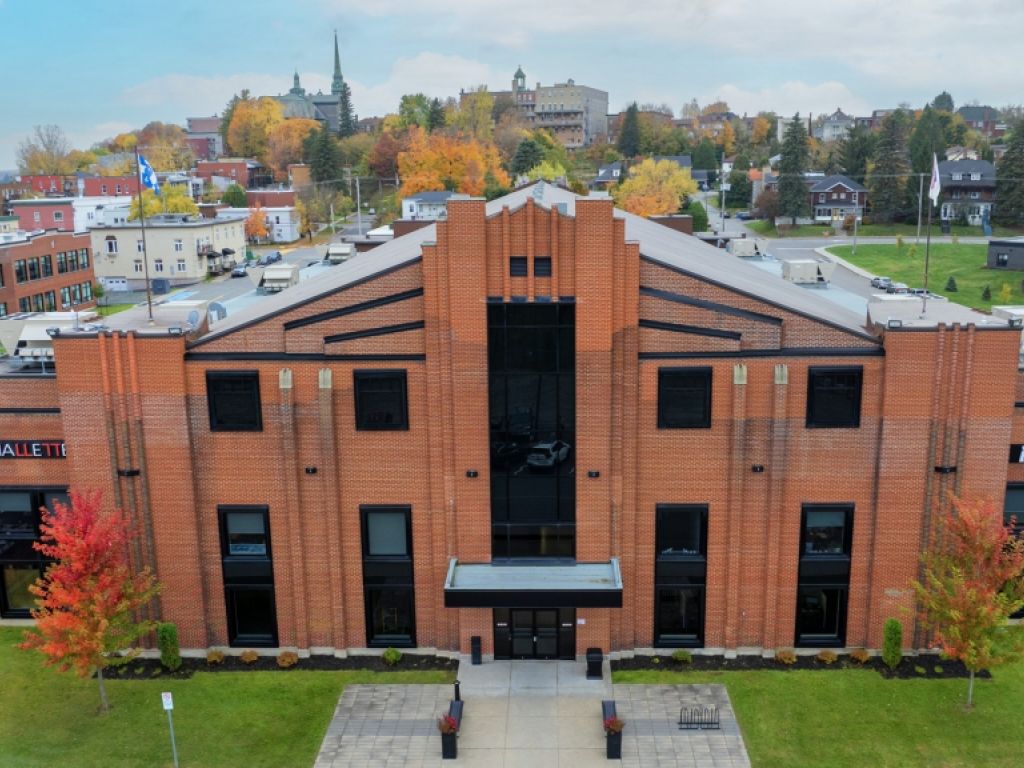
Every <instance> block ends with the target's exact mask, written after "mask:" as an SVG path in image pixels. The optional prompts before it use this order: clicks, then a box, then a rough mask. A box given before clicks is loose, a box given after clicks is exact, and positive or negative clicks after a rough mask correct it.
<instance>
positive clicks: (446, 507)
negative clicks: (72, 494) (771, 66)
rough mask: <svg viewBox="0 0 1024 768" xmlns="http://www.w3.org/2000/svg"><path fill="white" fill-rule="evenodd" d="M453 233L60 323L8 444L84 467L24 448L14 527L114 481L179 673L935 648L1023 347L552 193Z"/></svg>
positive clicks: (8, 513) (990, 489)
mask: <svg viewBox="0 0 1024 768" xmlns="http://www.w3.org/2000/svg"><path fill="white" fill-rule="evenodd" d="M447 213H448V215H447V218H446V219H444V220H440V221H438V222H437V223H436V224H432V225H430V226H427V227H424V228H422V229H418V230H415V231H413V232H411V233H409V234H407V235H405V236H403V237H400V238H396V239H395V240H393V241H391V242H389V243H386V244H383V245H381V246H379V247H378V248H376V249H375V250H374V251H372V252H370V253H366V254H362V255H360V256H357V257H356V258H353V259H351V260H349V261H348V262H346V263H345V264H342V265H340V266H337V267H332V268H331V269H330V270H327V273H326V275H325V276H324V277H323V278H322V279H320V280H318V281H316V282H313V281H308V282H305V283H301V284H299V285H298V286H295V287H293V288H290V289H289V290H287V291H284V292H282V293H280V294H278V295H276V296H272V297H269V298H267V299H266V300H265V301H264V302H262V303H259V304H255V305H252V306H250V307H248V308H246V309H244V310H241V311H240V312H239V313H237V314H235V315H229V316H228V317H227V318H225V319H223V320H220V321H218V322H215V323H214V325H213V326H212V327H207V326H206V325H205V324H201V325H200V326H199V327H198V328H196V329H194V330H193V331H188V330H187V329H183V328H182V327H181V326H180V325H178V326H177V327H174V328H167V327H163V326H161V325H160V324H159V323H157V324H156V325H154V326H149V325H147V324H146V323H141V324H140V326H139V327H136V328H134V329H127V330H111V331H103V332H99V333H96V332H93V333H87V332H80V333H73V332H69V333H61V334H60V335H59V336H58V337H57V338H55V339H54V340H53V344H54V352H55V359H56V367H57V372H56V376H55V377H51V378H35V379H18V378H12V377H7V378H0V390H2V394H3V400H4V402H5V403H7V404H9V406H10V407H9V408H8V409H7V410H4V411H0V438H2V439H3V440H7V441H14V442H18V443H26V444H27V443H31V442H32V441H40V440H47V441H61V443H62V449H61V451H60V452H59V453H60V456H59V457H57V458H37V457H34V456H33V457H24V458H17V459H10V460H7V459H0V461H4V462H6V463H5V464H4V468H5V473H4V475H3V476H4V480H3V485H4V486H5V487H3V488H0V490H2V491H3V493H2V494H0V499H3V504H5V505H7V507H5V508H4V509H2V510H0V520H5V521H6V520H12V521H14V524H12V525H13V527H11V526H8V527H7V528H4V529H3V530H2V531H0V537H3V536H6V537H7V538H8V539H11V540H12V541H14V540H15V538H12V537H20V538H18V539H17V540H18V541H25V540H28V539H30V538H31V536H32V535H33V531H34V530H35V529H34V528H33V526H34V525H35V523H36V518H35V517H34V513H33V512H32V510H33V509H34V508H36V507H37V506H38V505H40V504H43V503H46V501H47V499H48V498H50V497H49V496H48V494H54V493H59V492H63V491H64V490H65V489H66V488H67V487H69V486H79V487H96V488H100V489H102V490H103V492H104V493H105V496H106V499H107V500H108V502H109V503H112V504H119V505H122V506H124V507H127V508H128V509H129V510H130V511H131V513H132V514H133V515H134V516H135V518H136V519H137V521H138V523H139V526H140V528H141V529H142V530H143V531H145V532H146V534H147V535H146V536H145V537H144V539H143V540H142V542H141V543H140V546H139V548H138V551H137V552H136V553H135V556H136V558H137V560H138V561H139V562H143V563H147V564H150V565H152V566H153V567H154V569H155V571H156V573H157V575H158V576H159V578H160V580H161V581H162V582H163V584H164V589H163V592H162V594H161V601H160V610H161V614H162V618H163V619H165V620H168V621H173V622H175V623H176V624H177V625H178V629H179V633H180V637H181V642H182V645H183V646H184V647H186V648H207V647H210V646H232V647H235V648H247V647H271V648H273V647H295V648H298V649H301V650H303V651H307V650H308V651H310V652H312V653H328V652H335V651H351V650H355V649H367V648H382V647H387V646H396V647H420V648H436V649H460V650H461V651H463V652H468V651H469V649H470V646H471V640H472V638H474V637H479V638H482V645H483V652H484V653H485V654H487V655H491V654H493V655H494V656H497V657H506V658H508V657H513V658H571V657H575V656H576V655H578V654H581V653H583V652H584V650H585V649H586V648H588V647H592V646H597V647H601V648H603V649H605V650H611V651H619V650H632V649H636V648H650V647H679V646H686V647H695V648H705V649H717V650H727V651H730V652H731V651H736V652H757V651H771V649H776V648H780V647H792V646H801V647H844V646H845V647H858V646H866V647H871V648H878V647H880V646H881V643H882V637H881V633H882V626H883V623H884V622H885V620H886V619H888V618H890V617H896V618H898V619H899V620H900V621H902V622H903V623H904V627H905V634H904V637H905V638H906V643H907V645H909V646H914V647H921V646H923V645H924V644H925V637H924V635H923V634H922V633H921V632H920V631H919V629H918V628H917V627H916V626H915V624H914V619H913V615H914V614H913V612H912V611H911V610H908V609H910V608H912V605H913V595H912V591H911V590H910V588H909V584H910V581H911V579H913V578H915V577H916V576H917V575H918V565H917V562H918V560H917V558H918V554H919V552H920V551H921V549H922V547H923V546H924V545H925V544H926V543H927V542H928V541H929V538H930V536H931V531H932V529H933V524H934V520H935V518H936V516H937V515H938V514H940V513H941V512H942V511H943V510H945V509H946V508H947V506H948V504H949V496H948V494H949V493H950V492H953V493H959V494H961V495H965V496H972V497H973V496H980V495H985V496H990V497H997V498H1002V497H1003V495H1004V493H1005V492H1006V489H1007V483H1008V481H1009V482H1011V483H1021V482H1024V465H1018V464H1008V462H1007V453H1008V447H1009V446H1010V445H1011V444H1012V443H1015V442H1016V443H1024V414H1021V413H1020V409H1015V403H1016V402H1018V401H1021V400H1024V397H1022V396H1021V393H1022V392H1024V379H1022V377H1021V376H1020V375H1019V373H1018V369H1017V361H1018V350H1019V348H1020V341H1021V330H1020V328H1019V327H1016V326H1017V323H1015V322H1010V321H1007V320H1000V319H997V318H992V317H988V316H985V315H981V314H978V313H975V312H972V311H971V310H968V309H966V308H963V307H959V306H957V305H953V304H949V303H948V302H929V304H928V312H927V314H926V315H925V316H924V317H923V318H922V317H921V314H922V313H921V306H920V302H918V301H916V300H902V301H899V302H897V301H886V302H878V303H873V304H871V305H870V307H869V311H868V312H867V314H866V315H865V314H863V313H857V312H853V311H852V310H850V309H846V308H844V306H842V305H841V304H839V303H833V302H832V301H830V300H829V299H828V298H826V297H825V296H824V295H823V292H822V291H820V290H814V291H812V290H805V289H802V288H800V287H797V286H794V285H791V284H789V283H786V282H784V281H782V280H781V279H779V278H776V277H774V276H772V275H770V274H769V273H767V272H765V271H763V270H762V269H760V268H759V267H757V266H755V265H754V264H751V263H747V262H745V261H742V260H740V259H736V258H733V257H730V256H727V255H725V254H723V253H722V252H721V251H719V250H717V249H715V248H713V247H710V246H707V245H705V244H703V243H701V242H700V241H699V240H697V239H695V238H693V237H690V236H687V235H685V234H681V233H679V232H675V231H673V230H671V229H669V228H666V227H663V226H661V225H659V224H656V223H653V222H650V221H646V220H644V219H640V218H638V217H636V216H633V215H630V214H626V213H623V212H621V211H616V210H614V209H613V207H612V202H611V200H609V199H607V198H604V197H599V196H591V197H581V198H577V197H576V196H574V195H572V194H571V193H568V192H565V191H563V190H560V189H557V188H554V187H551V186H547V185H543V184H540V185H536V186H534V187H528V188H525V189H522V190H518V191H516V192H514V193H512V194H511V195H508V196H506V197H504V198H499V199H497V200H494V201H492V202H490V203H485V202H484V201H483V200H480V199H468V200H453V201H451V202H449V204H448V212H447ZM117 317H118V316H114V317H112V318H110V319H109V320H110V321H111V322H116V321H117ZM19 546H21V549H20V550H16V551H24V552H29V551H30V550H27V549H25V546H24V545H19ZM6 551H7V550H5V549H4V548H3V547H2V546H0V552H6ZM39 567H40V564H39V563H38V562H22V561H17V560H14V559H12V558H8V559H7V560H4V561H2V562H0V573H3V574H4V579H5V582H4V584H5V585H6V586H5V589H6V590H7V591H8V593H10V590H11V587H10V586H9V584H11V583H12V581H9V580H8V579H16V578H17V577H18V575H19V573H18V572H17V571H16V569H17V568H22V569H23V570H31V569H33V568H34V569H36V572H37V571H38V568H39ZM11 569H15V570H11ZM13 583H16V582H13ZM15 597H16V595H15ZM4 599H5V600H6V601H7V603H6V604H5V606H4V607H3V610H4V612H5V615H17V613H18V611H17V610H16V608H14V607H11V606H12V598H11V597H10V594H8V597H6V598H4Z"/></svg>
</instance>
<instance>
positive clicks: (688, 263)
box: [195, 182, 875, 345]
mask: <svg viewBox="0 0 1024 768" xmlns="http://www.w3.org/2000/svg"><path fill="white" fill-rule="evenodd" d="M530 197H532V198H533V199H534V201H535V202H536V203H538V204H539V205H541V206H543V207H544V208H551V206H553V205H559V204H561V205H564V207H565V212H566V213H567V214H568V215H570V216H572V215H574V214H575V208H576V200H577V195H575V194H574V193H572V192H569V191H567V190H564V189H562V188H560V187H556V186H553V185H551V184H546V183H544V182H538V183H536V184H532V185H530V186H526V187H523V188H521V189H518V190H516V191H515V192H512V193H510V194H508V195H505V196H504V197H500V198H497V199H496V200H492V201H491V202H489V203H487V215H488V216H493V215H496V214H498V213H500V212H501V210H502V208H504V207H506V206H507V207H508V208H510V209H513V210H514V209H517V208H519V207H520V206H522V205H525V204H526V200H527V198H530ZM592 198H593V196H591V199H592ZM615 216H616V217H618V218H621V219H624V220H625V222H626V239H627V240H631V241H637V242H639V244H640V253H641V254H642V255H643V256H645V257H647V258H649V259H651V260H652V261H654V262H657V263H661V264H664V265H666V266H667V267H669V268H673V269H678V270H682V271H684V272H687V273H689V274H692V275H694V276H695V277H697V278H699V279H703V280H708V281H711V282H713V283H718V284H719V285H722V286H724V287H726V288H730V289H733V290H736V291H740V292H741V293H744V294H747V295H749V296H752V297H754V298H756V299H760V300H762V301H766V302H768V303H770V304H774V305H776V306H779V307H782V308H785V309H789V310H791V311H793V312H797V313H799V314H803V315H806V316H809V317H812V318H815V319H818V320H820V321H822V322H825V323H828V324H831V325H833V326H837V327H840V328H842V329H844V330H848V331H851V332H853V333H857V334H860V335H862V336H864V337H865V338H870V339H872V340H875V336H873V335H871V334H869V333H868V331H867V326H866V317H865V316H864V315H861V314H858V313H856V312H853V311H851V310H849V309H846V308H845V307H842V306H840V305H838V304H836V303H834V302H832V301H830V300H829V299H827V298H824V297H823V296H820V295H818V292H815V291H808V290H805V289H804V288H801V287H799V286H796V285H793V284H792V283H789V282H787V281H785V280H783V279H781V278H775V277H774V276H772V275H766V274H765V272H764V271H763V270H760V269H758V268H757V267H755V266H753V265H750V264H747V263H746V262H744V261H743V260H741V259H738V258H735V257H733V256H728V255H726V254H725V252H724V251H722V250H720V249H718V248H715V247H714V246H711V245H707V244H706V243H704V242H703V241H701V240H699V239H698V238H696V237H693V236H691V235H685V234H682V233H680V232H676V231H675V230H672V229H669V228H668V227H665V226H663V225H661V224H658V223H657V222H653V221H649V220H647V219H644V218H641V217H640V216H634V215H633V214H631V213H626V212H625V211H621V210H616V211H615ZM436 229H437V225H436V224H431V225H429V226H426V227H423V228H421V229H417V230H414V231H412V232H410V233H408V234H406V235H403V236H402V237H399V238H395V239H394V240H392V241H390V242H388V243H385V244H384V245H381V246H378V247H377V248H374V249H373V250H371V251H367V252H366V253H362V254H359V255H357V256H356V257H354V258H352V259H350V260H349V261H347V262H345V263H344V264H341V265H339V266H337V267H334V268H333V269H332V270H331V271H330V272H329V273H328V274H326V275H324V277H323V279H322V280H307V281H305V282H302V283H299V284H298V285H296V286H294V287H292V288H289V289H287V290H285V291H282V292H281V293H278V294H275V295H273V296H269V297H267V299H266V300H265V301H262V302H260V303H259V304H257V305H254V306H251V307H247V308H246V309H243V310H242V311H240V312H238V313H237V314H235V315H229V316H228V317H227V318H225V319H224V320H223V321H222V322H220V323H218V324H217V327H216V329H215V330H213V331H212V332H211V333H209V334H207V335H206V336H204V337H203V338H202V339H199V340H198V341H197V342H195V343H196V344H197V345H201V344H202V343H203V342H205V341H208V340H212V339H214V338H219V337H221V336H223V335H225V334H227V333H230V332H231V331H233V330H235V329H237V328H239V327H242V326H245V325H248V324H250V323H253V322H256V321H259V320H261V319H262V318H265V317H269V316H271V315H274V314H277V313H280V312H283V311H286V310H288V309H290V308H292V307H294V306H297V305H300V304H304V303H306V302H309V301H313V300H316V299H317V298H319V297H321V296H324V295H327V294H329V293H332V292H333V291H336V290H338V289H340V288H344V287H346V286H349V285H352V284H355V283H358V282H361V281H363V280H366V279H369V278H372V277H373V276H374V275H377V274H379V273H382V272H385V271H387V270H391V269H395V268H397V267H400V266H402V265H405V264H409V263H412V262H414V261H415V260H416V259H418V258H419V257H420V255H421V246H422V245H423V244H424V243H432V242H434V241H435V239H436V237H437V234H436Z"/></svg>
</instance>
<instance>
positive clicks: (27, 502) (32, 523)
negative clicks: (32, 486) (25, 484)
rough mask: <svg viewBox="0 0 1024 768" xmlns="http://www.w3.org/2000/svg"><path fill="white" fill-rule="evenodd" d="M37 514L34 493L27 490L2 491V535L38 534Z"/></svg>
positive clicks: (0, 521)
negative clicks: (33, 505)
mask: <svg viewBox="0 0 1024 768" xmlns="http://www.w3.org/2000/svg"><path fill="white" fill-rule="evenodd" d="M36 526H37V516H36V512H35V510H34V509H33V508H32V494H31V493H28V492H25V491H0V537H3V536H19V537H20V536H25V537H28V538H35V537H36V536H37V535H38V530H37V527H36Z"/></svg>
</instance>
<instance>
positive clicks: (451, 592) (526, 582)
mask: <svg viewBox="0 0 1024 768" xmlns="http://www.w3.org/2000/svg"><path fill="white" fill-rule="evenodd" d="M444 604H445V607H447V608H518V607H523V606H529V607H532V608H549V607H550V608H621V607H622V573H621V572H620V571H619V560H618V558H615V557H613V558H611V559H610V560H609V561H608V562H606V563H566V564H564V565H563V564H558V565H554V564H553V565H543V564H538V563H537V562H536V561H532V562H529V563H524V564H522V565H519V564H516V565H495V564H491V563H460V562H459V561H458V560H457V559H455V558H452V560H451V562H450V563H449V565H448V576H447V578H446V579H445V582H444Z"/></svg>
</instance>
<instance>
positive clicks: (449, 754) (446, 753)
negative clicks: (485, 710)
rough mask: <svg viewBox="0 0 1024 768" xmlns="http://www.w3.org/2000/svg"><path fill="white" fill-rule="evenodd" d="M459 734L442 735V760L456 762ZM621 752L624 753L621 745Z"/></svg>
mask: <svg viewBox="0 0 1024 768" xmlns="http://www.w3.org/2000/svg"><path fill="white" fill-rule="evenodd" d="M457 735H458V734H455V733H442V734H441V759H442V760H455V759H456V758H457V757H458V754H459V744H458V742H457V741H456V740H455V738H456V736H457ZM619 751H622V747H621V745H620V747H619Z"/></svg>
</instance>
